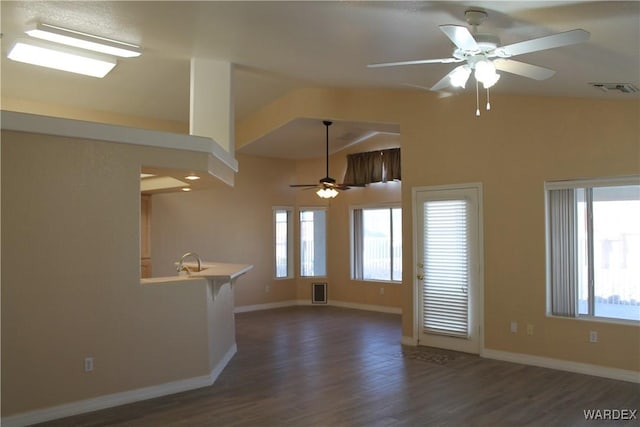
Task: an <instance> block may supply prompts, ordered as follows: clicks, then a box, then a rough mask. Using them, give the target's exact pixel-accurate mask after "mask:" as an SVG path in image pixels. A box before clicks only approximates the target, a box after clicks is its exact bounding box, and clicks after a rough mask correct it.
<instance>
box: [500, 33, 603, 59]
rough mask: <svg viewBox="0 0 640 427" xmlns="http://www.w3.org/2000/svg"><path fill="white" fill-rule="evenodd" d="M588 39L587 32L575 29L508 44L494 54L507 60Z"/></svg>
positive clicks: (589, 35)
mask: <svg viewBox="0 0 640 427" xmlns="http://www.w3.org/2000/svg"><path fill="white" fill-rule="evenodd" d="M589 37H591V34H590V33H589V32H588V31H585V30H582V29H577V30H571V31H566V32H564V33H557V34H552V35H550V36H545V37H538V38H537V39H531V40H525V41H522V42H518V43H513V44H509V45H506V46H502V47H499V48H497V49H496V50H495V52H496V54H497V55H498V56H500V57H502V58H508V57H510V56H516V55H522V54H524V53H530V52H538V51H540V50H545V49H553V48H555V47H562V46H569V45H572V44H576V43H582V42H586V41H587V40H589Z"/></svg>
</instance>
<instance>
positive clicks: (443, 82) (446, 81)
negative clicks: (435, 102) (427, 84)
mask: <svg viewBox="0 0 640 427" xmlns="http://www.w3.org/2000/svg"><path fill="white" fill-rule="evenodd" d="M460 67H464V65H458V66H457V67H456V68H454V69H453V70H451V71H449V74H447V75H446V76H444V77H443V78H441V79H440V80H439V81H438V83H436V84H434V85H433V86H431V89H429V90H432V91H434V92H437V91H439V90H442V89H444V88H445V87H449V86H451V75H452V74H453V73H455V72H456V70H457V69H458V68H460Z"/></svg>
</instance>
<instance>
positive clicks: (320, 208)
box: [297, 206, 329, 279]
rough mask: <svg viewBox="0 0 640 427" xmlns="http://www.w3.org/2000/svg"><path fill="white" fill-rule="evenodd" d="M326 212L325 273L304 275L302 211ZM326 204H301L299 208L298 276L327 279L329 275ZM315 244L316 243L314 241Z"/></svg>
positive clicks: (325, 213) (326, 213)
mask: <svg viewBox="0 0 640 427" xmlns="http://www.w3.org/2000/svg"><path fill="white" fill-rule="evenodd" d="M309 211H312V212H318V211H322V212H324V274H322V275H303V274H302V271H303V268H302V237H303V235H302V213H303V212H309ZM328 212H329V210H328V209H327V207H326V206H301V207H299V208H298V215H297V227H298V239H297V241H298V262H297V264H298V277H300V278H303V279H326V278H327V276H328V269H329V265H328V264H329V263H328V262H327V261H328V260H327V255H328V253H329V251H328V237H329V236H328V231H329V218H328ZM314 245H315V243H314Z"/></svg>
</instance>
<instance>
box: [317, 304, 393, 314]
mask: <svg viewBox="0 0 640 427" xmlns="http://www.w3.org/2000/svg"><path fill="white" fill-rule="evenodd" d="M328 305H330V306H333V307H342V308H353V309H355V310H365V311H377V312H378V313H391V314H402V309H401V308H399V307H387V306H384V305H370V304H357V303H353V302H345V301H329V304H328Z"/></svg>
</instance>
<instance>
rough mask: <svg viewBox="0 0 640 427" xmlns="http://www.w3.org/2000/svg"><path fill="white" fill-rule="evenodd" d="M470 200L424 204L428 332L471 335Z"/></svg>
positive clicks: (424, 313)
mask: <svg viewBox="0 0 640 427" xmlns="http://www.w3.org/2000/svg"><path fill="white" fill-rule="evenodd" d="M468 209H469V207H468V202H467V201H466V200H464V199H461V200H437V201H427V202H425V203H424V263H423V265H424V267H423V268H424V280H423V298H422V301H423V311H422V312H423V322H424V324H423V327H424V331H425V332H427V333H434V334H442V335H449V336H455V337H464V338H467V337H468V336H469V298H468V294H469V230H468V212H467V211H468Z"/></svg>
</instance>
